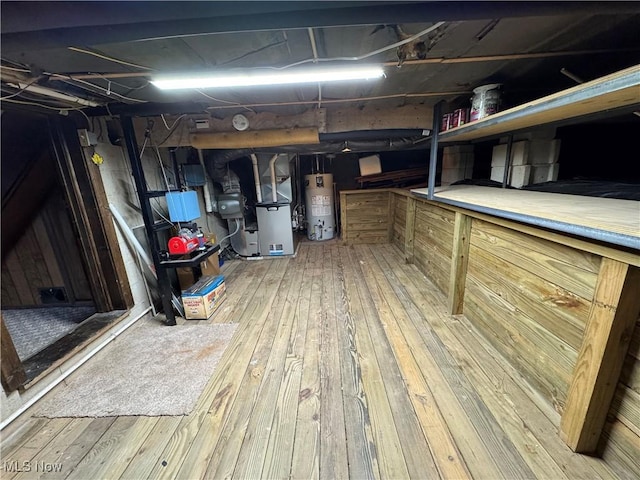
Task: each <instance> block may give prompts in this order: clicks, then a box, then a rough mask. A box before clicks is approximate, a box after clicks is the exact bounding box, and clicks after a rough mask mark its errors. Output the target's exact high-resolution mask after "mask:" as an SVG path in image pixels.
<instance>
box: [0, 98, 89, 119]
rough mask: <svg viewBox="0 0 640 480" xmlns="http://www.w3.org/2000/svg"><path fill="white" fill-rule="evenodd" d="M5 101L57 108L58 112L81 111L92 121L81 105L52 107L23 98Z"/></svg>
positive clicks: (51, 108) (50, 108)
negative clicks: (23, 99)
mask: <svg viewBox="0 0 640 480" xmlns="http://www.w3.org/2000/svg"><path fill="white" fill-rule="evenodd" d="M3 101H4V102H9V103H17V104H20V105H33V106H34V107H40V108H46V109H49V110H56V111H58V112H71V111H74V112H80V113H81V114H82V115H84V118H86V119H87V122H89V123H91V119H90V118H89V116H88V115H87V114H86V113H84V112H83V111H82V108H80V107H52V106H50V105H44V104H42V103H37V102H26V101H22V100H4V99H3Z"/></svg>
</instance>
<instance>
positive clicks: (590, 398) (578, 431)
mask: <svg viewBox="0 0 640 480" xmlns="http://www.w3.org/2000/svg"><path fill="white" fill-rule="evenodd" d="M639 292H640V269H638V268H635V267H631V266H629V265H628V264H626V263H622V262H619V261H617V260H612V259H610V258H606V257H604V258H603V259H602V264H601V266H600V273H599V275H598V282H597V283H596V290H595V293H594V298H593V303H592V304H591V311H590V312H589V320H588V322H587V327H586V331H585V333H584V336H583V340H582V347H581V348H580V352H579V354H578V361H577V363H576V367H575V369H574V372H573V379H572V382H571V385H570V387H569V392H568V394H567V401H566V405H565V409H564V413H563V415H562V419H561V421H560V436H561V437H562V439H563V440H564V441H565V442H566V443H567V445H569V447H570V448H571V449H572V450H574V451H575V452H578V453H590V452H594V451H595V450H596V447H597V446H598V441H599V439H600V433H601V431H602V427H603V426H604V423H605V420H606V417H607V413H608V412H609V408H610V405H611V399H612V398H613V395H614V393H615V390H616V388H617V386H618V380H619V377H620V371H621V370H622V365H623V363H624V359H625V357H626V355H627V350H628V347H629V342H630V339H631V333H632V331H633V328H634V326H635V323H636V320H637V319H638V315H639V314H640V295H639Z"/></svg>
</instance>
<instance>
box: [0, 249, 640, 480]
mask: <svg viewBox="0 0 640 480" xmlns="http://www.w3.org/2000/svg"><path fill="white" fill-rule="evenodd" d="M223 273H224V274H225V275H226V277H227V295H228V297H227V299H226V300H225V302H224V304H223V306H222V307H221V310H219V311H218V312H217V313H216V315H214V317H213V318H212V319H211V320H209V321H212V322H237V323H239V326H238V329H237V330H236V333H235V336H234V339H233V340H232V343H231V345H229V347H228V348H227V350H226V352H225V354H224V356H223V358H222V360H221V361H220V363H219V364H218V367H217V369H216V371H215V372H214V373H213V375H212V377H211V380H210V382H209V384H208V385H207V387H206V389H205V391H204V392H203V394H202V396H201V398H200V400H199V402H198V404H197V406H196V408H195V410H194V411H193V412H192V413H191V414H190V415H188V416H184V417H118V418H98V419H90V418H76V419H51V420H49V419H42V418H23V419H19V420H17V421H16V422H14V424H13V425H11V426H10V427H8V428H7V429H6V431H5V432H3V440H2V460H3V470H4V471H3V472H2V475H1V476H2V478H3V479H13V478H15V479H21V478H29V479H31V478H46V479H50V478H55V479H63V478H77V479H89V478H122V479H142V478H152V479H156V478H181V479H198V478H270V479H271V478H301V479H307V478H331V479H334V478H347V477H351V478H381V479H396V478H409V477H411V478H429V479H431V478H441V477H442V478H486V479H496V478H509V479H512V478H554V479H555V478H615V477H625V474H628V476H629V477H630V478H631V477H632V476H633V473H632V472H613V471H611V470H610V469H609V466H608V465H606V464H605V463H604V462H603V461H602V460H599V459H597V458H592V457H587V456H582V455H576V454H573V453H572V452H571V451H570V450H569V449H568V448H567V447H566V446H565V445H564V443H563V442H562V441H561V440H560V439H559V437H558V435H557V428H558V424H559V416H558V414H557V413H556V412H555V411H554V410H553V409H552V408H551V406H549V405H548V404H546V403H545V401H544V400H543V399H541V398H540V397H538V396H536V395H535V393H534V392H533V390H531V389H530V388H529V387H528V385H527V384H526V383H525V382H524V380H522V378H521V377H520V376H519V375H518V373H517V372H516V371H515V370H514V369H513V368H512V367H510V366H509V364H507V363H506V362H505V361H504V359H502V358H501V357H500V356H499V355H498V354H497V353H496V351H495V350H494V349H492V348H491V347H490V345H489V344H488V343H487V342H486V341H484V340H483V339H482V338H481V337H480V336H479V334H478V333H477V332H476V331H475V329H474V328H473V326H472V325H470V324H469V322H468V321H467V320H466V319H465V318H464V317H463V316H456V317H452V316H450V315H447V313H446V308H445V304H446V299H445V298H444V297H443V296H442V295H441V294H440V293H439V292H438V291H437V289H436V288H435V287H434V286H433V284H431V283H430V282H429V281H428V280H427V279H426V278H425V277H424V276H423V275H422V274H420V273H419V272H418V270H417V269H416V268H415V267H414V266H413V265H407V264H405V263H404V261H403V258H402V255H401V254H400V252H399V251H398V250H397V249H396V248H395V247H393V246H390V245H376V246H356V247H344V246H340V245H339V244H338V243H303V244H301V246H300V249H299V253H298V256H297V257H296V258H295V259H293V258H291V259H285V258H283V259H274V260H265V261H261V262H244V261H242V262H241V261H236V262H231V264H229V265H227V267H226V269H225V271H224V272H223ZM167 328H168V327H167ZM178 328H179V327H178ZM107 348H108V347H107ZM123 394H125V395H126V392H123ZM6 462H9V463H6ZM11 462H17V463H16V464H15V465H18V466H23V465H30V466H31V471H30V472H26V471H23V472H21V473H20V472H15V471H13V472H9V471H8V470H10V469H12V468H13V467H11V465H14V464H13V463H11ZM23 462H27V463H23ZM38 462H40V463H38ZM46 464H49V465H53V466H55V464H58V465H59V466H60V467H59V471H55V472H44V471H42V470H45V465H46ZM39 467H42V468H40V469H39V470H40V471H36V470H38V468H39Z"/></svg>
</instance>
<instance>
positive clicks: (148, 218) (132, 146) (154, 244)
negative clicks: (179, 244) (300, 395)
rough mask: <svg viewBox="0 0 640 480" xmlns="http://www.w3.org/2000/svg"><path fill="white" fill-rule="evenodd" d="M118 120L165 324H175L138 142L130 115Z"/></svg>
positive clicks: (170, 295) (169, 283)
mask: <svg viewBox="0 0 640 480" xmlns="http://www.w3.org/2000/svg"><path fill="white" fill-rule="evenodd" d="M120 121H121V123H122V131H123V133H124V141H125V144H126V145H127V153H128V154H129V162H130V163H131V172H132V175H133V179H134V181H135V184H136V190H137V191H138V199H139V200H140V209H141V210H142V218H143V220H144V226H145V231H146V233H147V240H148V241H149V247H150V248H151V256H152V258H153V264H154V265H155V268H156V275H157V277H158V288H159V290H160V298H161V299H162V308H163V310H164V314H165V316H166V318H167V320H166V324H167V325H175V324H176V318H175V315H174V313H173V306H172V304H171V297H172V294H173V292H172V290H171V280H170V279H169V272H168V271H167V269H166V268H165V267H164V266H163V265H162V264H161V258H160V244H159V242H158V235H157V233H156V231H155V230H154V228H153V224H154V219H153V210H152V209H151V202H150V201H149V196H148V195H147V182H146V180H145V177H144V170H143V168H142V159H141V158H140V156H139V153H138V151H139V150H138V143H137V142H136V134H135V130H134V128H133V122H132V121H131V117H125V116H121V117H120Z"/></svg>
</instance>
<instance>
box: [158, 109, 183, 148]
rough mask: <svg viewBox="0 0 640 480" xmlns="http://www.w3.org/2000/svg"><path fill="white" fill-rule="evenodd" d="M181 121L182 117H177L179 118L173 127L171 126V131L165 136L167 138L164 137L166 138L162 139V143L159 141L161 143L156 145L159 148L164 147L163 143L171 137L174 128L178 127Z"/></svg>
mask: <svg viewBox="0 0 640 480" xmlns="http://www.w3.org/2000/svg"><path fill="white" fill-rule="evenodd" d="M183 119H184V116H181V117H179V118H178V119H177V120H176V122H175V123H174V125H173V127H172V129H171V130H169V133H168V134H167V136H166V137H164V138H163V139H162V141H161V142H158V145H159V146H162V145H164V143H165V142H166V141H167V140H169V137H171V135H173V132H175V130H176V128H177V127H178V125H179V124H180V122H182V120H183Z"/></svg>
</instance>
